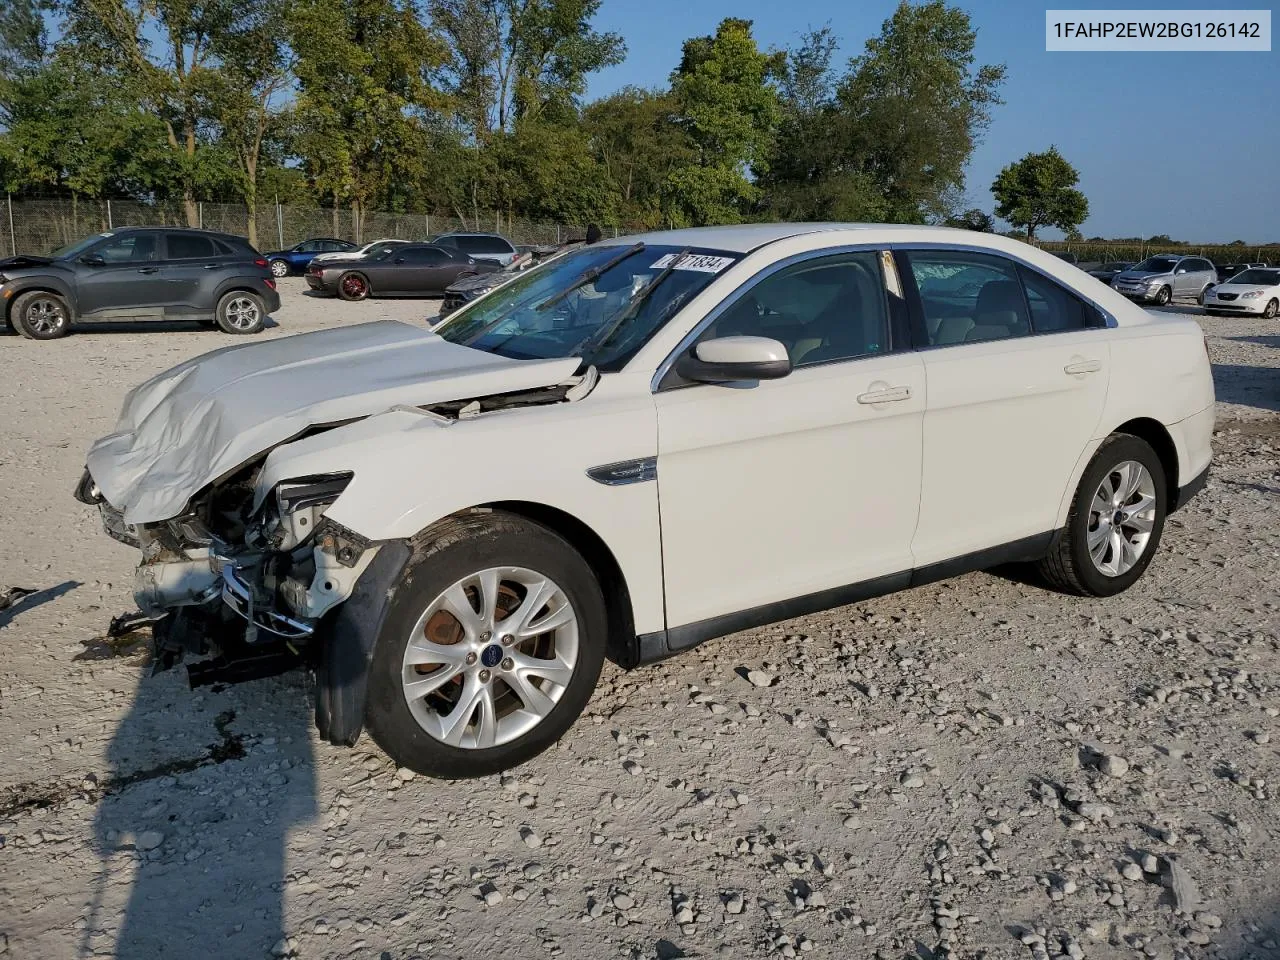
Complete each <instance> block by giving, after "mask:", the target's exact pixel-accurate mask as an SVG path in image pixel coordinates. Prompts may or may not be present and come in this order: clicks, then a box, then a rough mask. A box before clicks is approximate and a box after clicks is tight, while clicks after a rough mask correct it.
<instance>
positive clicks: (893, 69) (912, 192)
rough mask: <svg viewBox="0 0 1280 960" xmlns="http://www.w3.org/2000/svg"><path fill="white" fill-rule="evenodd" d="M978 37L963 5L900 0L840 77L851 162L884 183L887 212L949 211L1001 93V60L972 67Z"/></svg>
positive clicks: (914, 215)
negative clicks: (954, 5)
mask: <svg viewBox="0 0 1280 960" xmlns="http://www.w3.org/2000/svg"><path fill="white" fill-rule="evenodd" d="M976 36H977V35H976V33H975V31H974V29H973V26H972V24H971V23H970V20H969V16H968V14H966V13H965V12H964V11H963V10H961V9H959V8H958V7H951V6H948V5H947V4H946V3H945V2H944V0H929V2H925V3H920V4H912V3H908V2H906V0H903V2H901V3H899V5H898V7H897V9H896V10H895V11H894V13H893V16H891V17H890V18H889V19H888V20H886V21H885V22H884V25H883V26H882V27H881V31H880V35H879V36H877V37H873V38H872V39H870V40H868V41H867V45H866V49H865V51H864V52H863V54H862V56H860V57H857V58H856V59H854V60H853V61H851V63H850V72H849V74H848V75H847V76H846V77H845V78H844V80H843V82H842V83H841V84H840V88H839V91H838V93H837V99H838V102H839V105H840V129H839V135H840V137H841V138H842V139H843V141H844V142H845V144H846V151H847V156H848V158H849V161H851V162H852V164H853V165H854V166H856V168H858V169H860V170H861V171H862V172H864V173H866V174H868V175H869V176H870V177H871V178H872V180H873V181H874V182H875V183H876V184H877V186H878V187H879V188H880V189H881V190H882V191H883V194H884V197H885V201H886V203H887V206H888V210H887V213H888V216H889V217H890V218H891V219H893V220H895V221H901V222H908V223H911V222H920V221H924V220H929V219H940V218H942V217H945V216H946V215H947V213H948V212H949V211H950V209H951V207H952V204H953V202H954V200H955V198H956V197H957V196H958V195H959V193H960V192H961V191H962V189H963V187H964V168H965V164H966V163H968V161H969V157H970V156H971V155H972V153H973V148H974V146H975V144H976V143H977V142H978V140H979V138H980V136H981V134H982V131H983V130H984V129H985V128H986V126H987V124H988V123H989V122H990V111H991V108H992V107H993V106H995V105H997V104H999V103H1001V102H1002V101H1001V100H1000V98H999V96H998V92H999V88H1000V85H1001V83H1003V81H1004V77H1005V68H1004V66H1003V65H986V66H980V67H977V68H976V69H975V67H974V62H975V57H974V53H973V49H974V42H975V40H976Z"/></svg>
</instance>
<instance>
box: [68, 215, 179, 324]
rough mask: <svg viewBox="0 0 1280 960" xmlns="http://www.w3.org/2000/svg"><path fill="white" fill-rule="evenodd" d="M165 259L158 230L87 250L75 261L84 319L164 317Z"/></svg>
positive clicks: (120, 237)
mask: <svg viewBox="0 0 1280 960" xmlns="http://www.w3.org/2000/svg"><path fill="white" fill-rule="evenodd" d="M96 258H101V261H100V262H99V261H98V260H97V259H96ZM163 259H164V250H163V248H162V245H161V236H160V234H159V233H158V232H153V231H140V232H136V233H126V234H119V235H116V236H113V237H110V238H108V239H106V240H104V241H102V242H101V243H99V244H98V245H97V246H96V247H94V248H93V249H92V250H89V251H86V253H85V254H84V255H83V256H82V257H81V262H80V263H78V264H77V265H76V302H77V304H78V307H79V319H83V320H140V319H141V320H148V319H159V318H161V317H162V316H164V308H165V304H166V303H168V301H169V288H168V285H167V282H166V281H165V278H164V275H163V272H162V267H163ZM86 260H88V261H89V262H85V261H86Z"/></svg>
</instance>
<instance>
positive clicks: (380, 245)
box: [311, 238, 417, 263]
mask: <svg viewBox="0 0 1280 960" xmlns="http://www.w3.org/2000/svg"><path fill="white" fill-rule="evenodd" d="M416 242H417V241H414V240H397V239H390V238H388V239H383V240H374V241H373V242H372V243H366V244H365V245H364V246H362V247H352V248H351V249H350V250H340V251H336V252H333V253H320V254H317V255H316V256H314V257H312V258H311V263H328V262H330V261H332V260H362V259H364V258H365V257H372V256H374V255H375V254H377V253H378V252H379V251H382V250H385V249H387V248H388V247H403V246H406V245H408V244H410V243H416Z"/></svg>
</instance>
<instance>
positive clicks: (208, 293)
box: [0, 227, 280, 340]
mask: <svg viewBox="0 0 1280 960" xmlns="http://www.w3.org/2000/svg"><path fill="white" fill-rule="evenodd" d="M0 297H2V298H3V300H2V301H0V302H3V305H4V306H3V309H4V319H5V320H6V321H8V323H9V325H10V326H11V327H13V328H14V329H15V330H17V331H18V332H19V333H20V334H22V335H23V336H24V337H28V338H29V339H32V340H52V339H54V338H55V337H61V336H65V335H66V334H67V333H70V332H71V329H72V327H73V326H74V325H78V324H88V323H99V322H107V321H120V320H129V321H133V320H195V321H196V322H197V323H200V324H202V325H204V326H210V327H211V326H217V327H219V328H220V329H222V330H223V331H225V332H226V333H257V332H258V331H259V330H261V329H262V328H263V325H264V324H265V322H266V319H267V315H268V314H269V313H272V312H273V311H275V310H278V309H280V295H279V294H278V293H277V292H276V285H275V280H274V279H272V276H271V271H270V270H269V269H268V268H267V261H266V260H265V259H264V258H263V256H262V254H260V253H258V251H257V250H255V249H254V248H253V247H252V246H250V244H249V241H248V240H246V239H244V238H243V237H236V236H232V235H231V234H226V233H214V232H212V231H209V230H193V229H186V228H177V227H122V228H121V229H119V230H108V231H106V232H105V233H98V234H94V235H93V236H91V237H86V238H84V239H83V240H79V241H77V242H75V243H72V244H69V245H67V246H65V247H63V248H62V249H60V250H55V251H54V252H53V253H52V254H51V255H49V256H47V257H35V256H17V257H10V258H9V259H7V260H3V261H0Z"/></svg>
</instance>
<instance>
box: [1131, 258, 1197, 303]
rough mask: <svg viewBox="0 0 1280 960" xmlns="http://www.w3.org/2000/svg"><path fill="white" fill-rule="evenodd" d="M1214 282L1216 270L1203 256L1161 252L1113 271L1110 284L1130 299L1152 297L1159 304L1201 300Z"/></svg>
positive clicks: (1149, 298) (1148, 298)
mask: <svg viewBox="0 0 1280 960" xmlns="http://www.w3.org/2000/svg"><path fill="white" fill-rule="evenodd" d="M1217 282H1218V271H1217V270H1216V269H1215V268H1214V266H1213V264H1212V263H1210V262H1209V261H1208V260H1206V259H1205V258H1204V257H1183V256H1179V255H1178V254H1176V253H1162V254H1159V255H1158V256H1154V257H1147V259H1145V260H1143V261H1142V262H1141V263H1140V264H1138V265H1137V266H1135V267H1130V268H1129V269H1128V270H1125V271H1123V272H1121V273H1118V274H1116V277H1115V279H1114V280H1112V281H1111V286H1113V287H1115V288H1116V290H1118V291H1119V292H1120V293H1123V294H1124V295H1125V296H1126V297H1129V298H1130V299H1132V300H1154V301H1155V302H1156V303H1158V304H1160V305H1161V306H1163V305H1164V304H1166V303H1168V302H1169V301H1170V300H1172V299H1173V298H1174V297H1180V298H1184V299H1186V298H1194V299H1195V301H1196V303H1201V304H1202V303H1204V294H1205V291H1206V290H1208V289H1209V288H1210V287H1212V286H1213V285H1214V284H1215V283H1217Z"/></svg>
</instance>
